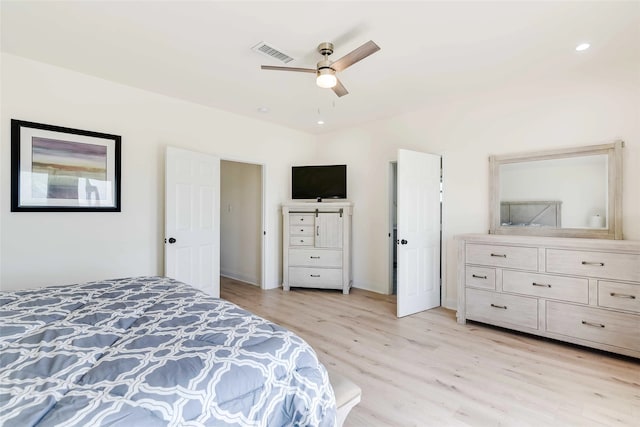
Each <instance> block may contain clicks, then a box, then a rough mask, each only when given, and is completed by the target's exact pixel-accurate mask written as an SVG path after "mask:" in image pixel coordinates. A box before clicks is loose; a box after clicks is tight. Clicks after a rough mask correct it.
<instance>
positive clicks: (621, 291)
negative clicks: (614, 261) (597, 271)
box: [598, 280, 640, 334]
mask: <svg viewBox="0 0 640 427" xmlns="http://www.w3.org/2000/svg"><path fill="white" fill-rule="evenodd" d="M598 305H599V306H600V307H609V308H617V309H620V310H628V311H635V312H636V313H640V284H637V285H634V284H632V283H616V282H605V281H602V280H600V281H598ZM638 334H640V331H638Z"/></svg>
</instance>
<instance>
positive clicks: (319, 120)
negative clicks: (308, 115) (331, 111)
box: [316, 119, 324, 125]
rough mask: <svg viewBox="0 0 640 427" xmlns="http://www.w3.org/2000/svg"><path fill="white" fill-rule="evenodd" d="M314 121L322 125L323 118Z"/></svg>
mask: <svg viewBox="0 0 640 427" xmlns="http://www.w3.org/2000/svg"><path fill="white" fill-rule="evenodd" d="M316 123H318V124H319V125H323V124H324V120H322V119H318V121H317V122H316Z"/></svg>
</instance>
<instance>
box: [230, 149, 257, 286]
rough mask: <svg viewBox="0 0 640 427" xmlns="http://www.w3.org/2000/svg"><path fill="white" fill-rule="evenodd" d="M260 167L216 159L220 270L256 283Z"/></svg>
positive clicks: (239, 278)
mask: <svg viewBox="0 0 640 427" xmlns="http://www.w3.org/2000/svg"><path fill="white" fill-rule="evenodd" d="M261 255H262V167H261V166H260V165H254V164H249V163H239V162H231V161H225V160H223V161H221V162H220V274H221V275H223V276H227V277H231V278H234V279H238V280H242V281H243V282H247V283H252V284H254V285H260V273H261Z"/></svg>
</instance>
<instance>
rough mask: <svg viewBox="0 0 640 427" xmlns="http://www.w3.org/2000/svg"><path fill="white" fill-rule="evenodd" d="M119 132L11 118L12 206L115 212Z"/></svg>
mask: <svg viewBox="0 0 640 427" xmlns="http://www.w3.org/2000/svg"><path fill="white" fill-rule="evenodd" d="M121 142H122V138H121V136H120V135H112V134H107V133H101V132H93V131H88V130H81V129H72V128H67V127H62V126H54V125H47V124H43V123H34V122H29V121H24V120H16V119H12V120H11V212H120V209H121V207H120V200H121V197H120V196H121V191H120V189H121V182H120V169H121V160H120V155H121Z"/></svg>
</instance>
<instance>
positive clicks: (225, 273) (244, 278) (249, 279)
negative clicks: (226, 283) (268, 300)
mask: <svg viewBox="0 0 640 427" xmlns="http://www.w3.org/2000/svg"><path fill="white" fill-rule="evenodd" d="M220 275H221V276H222V277H226V278H228V279H233V280H237V281H239V282H244V283H248V284H250V285H254V286H258V287H260V285H259V284H258V283H257V282H258V281H257V280H256V279H255V277H248V276H245V275H243V274H236V273H232V272H228V271H223V270H220Z"/></svg>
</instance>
